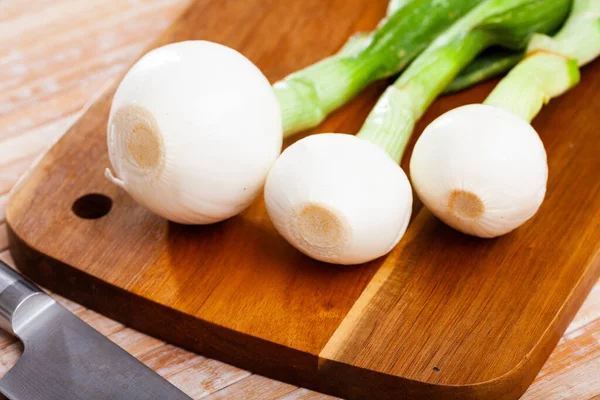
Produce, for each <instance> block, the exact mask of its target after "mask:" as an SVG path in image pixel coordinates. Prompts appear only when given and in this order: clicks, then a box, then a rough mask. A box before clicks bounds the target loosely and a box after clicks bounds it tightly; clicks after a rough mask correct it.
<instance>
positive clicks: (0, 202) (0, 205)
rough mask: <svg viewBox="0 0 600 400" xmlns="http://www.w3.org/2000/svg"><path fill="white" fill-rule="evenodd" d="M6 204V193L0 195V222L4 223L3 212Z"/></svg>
mask: <svg viewBox="0 0 600 400" xmlns="http://www.w3.org/2000/svg"><path fill="white" fill-rule="evenodd" d="M7 203H8V193H5V194H3V195H0V222H4V212H5V211H6V204H7Z"/></svg>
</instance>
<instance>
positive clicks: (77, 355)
mask: <svg viewBox="0 0 600 400" xmlns="http://www.w3.org/2000/svg"><path fill="white" fill-rule="evenodd" d="M0 328H2V329H4V330H6V331H8V332H10V333H12V334H14V335H15V336H17V337H18V338H19V339H20V340H21V341H22V342H23V347H24V351H23V355H22V356H21V358H20V359H19V361H18V362H17V364H16V365H15V366H14V367H13V368H12V369H11V370H9V371H8V372H7V373H6V375H5V376H4V377H3V378H2V379H0V393H2V394H3V395H4V396H6V397H8V398H9V399H10V400H78V399H81V400H94V399H102V400H104V399H124V400H125V399H127V400H142V399H144V400H145V399H153V400H154V399H161V400H162V399H169V400H170V399H174V400H180V399H181V400H183V399H186V400H191V398H190V397H188V396H187V395H185V394H184V393H183V392H181V391H180V390H179V389H177V388H176V387H175V386H173V385H172V384H170V383H169V382H168V381H166V380H165V379H163V378H162V377H161V376H160V375H158V374H157V373H155V372H154V371H152V370H151V369H150V368H148V367H147V366H145V365H144V364H142V363H141V362H139V361H138V360H136V359H135V358H134V357H133V356H132V355H130V354H129V353H127V352H126V351H125V350H123V349H122V348H120V347H119V346H117V345H116V344H114V343H113V342H111V341H110V340H109V339H107V338H106V337H104V336H103V335H101V334H100V333H98V332H97V331H96V330H95V329H93V328H92V327H91V326H89V325H87V324H86V323H85V322H83V321H82V320H80V319H79V318H77V317H76V316H74V315H73V314H71V313H70V312H69V311H68V310H66V309H65V308H64V307H62V306H61V305H60V304H58V303H57V302H56V301H55V300H54V299H53V298H52V297H50V296H48V295H47V294H45V293H44V292H42V291H41V290H40V289H39V288H37V287H36V286H35V285H34V284H33V283H31V282H29V281H28V280H26V278H25V277H23V276H22V275H21V274H19V273H18V272H16V271H14V270H13V269H12V268H10V267H9V266H8V265H6V264H5V263H4V262H2V261H1V260H0ZM0 397H1V396H0Z"/></svg>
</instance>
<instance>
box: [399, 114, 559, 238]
mask: <svg viewBox="0 0 600 400" xmlns="http://www.w3.org/2000/svg"><path fill="white" fill-rule="evenodd" d="M410 175H411V180H412V183H413V187H414V189H415V191H416V192H417V194H418V196H419V198H420V199H421V200H422V201H423V203H424V204H425V205H426V206H427V208H428V209H429V210H430V211H431V212H432V213H433V214H435V215H436V216H437V217H438V218H440V219H441V220H442V221H444V222H445V223H447V224H448V225H450V226H452V227H453V228H455V229H458V230H459V231H461V232H464V233H467V234H471V235H475V236H480V237H495V236H499V235H503V234H505V233H508V232H510V231H512V230H513V229H515V228H517V227H519V226H520V225H521V224H523V223H524V222H525V221H527V220H528V219H529V218H531V217H532V216H533V215H534V214H535V213H536V211H537V210H538V208H539V207H540V205H541V204H542V201H543V200H544V195H545V193H546V181H547V178H548V164H547V161H546V151H545V150H544V145H543V144H542V141H541V140H540V138H539V136H538V134H537V133H536V131H535V130H534V129H533V128H532V127H531V125H530V124H529V123H528V122H526V121H525V120H523V119H521V118H520V117H519V116H517V115H515V114H513V113H511V112H509V111H505V110H502V109H500V108H498V107H494V106H490V105H484V104H471V105H466V106H463V107H459V108H456V109H454V110H451V111H449V112H447V113H445V114H444V115H442V116H441V117H439V118H437V119H436V120H435V121H433V122H432V123H431V124H430V125H429V126H428V127H427V128H426V129H425V131H424V132H423V134H422V135H421V137H420V138H419V140H418V141H417V143H416V145H415V148H414V151H413V154H412V158H411V160H410Z"/></svg>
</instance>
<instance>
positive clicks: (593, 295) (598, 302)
mask: <svg viewBox="0 0 600 400" xmlns="http://www.w3.org/2000/svg"><path fill="white" fill-rule="evenodd" d="M599 318H600V280H598V282H597V283H596V285H595V286H594V287H593V288H592V291H591V292H590V294H589V295H588V297H587V298H586V299H585V302H584V303H583V305H582V306H581V308H580V309H579V311H578V312H577V314H576V315H575V318H573V321H571V324H570V325H569V327H568V328H567V330H566V331H565V336H567V335H569V334H570V333H571V332H573V331H575V330H577V329H579V328H582V327H584V326H585V325H588V324H591V323H593V322H594V321H595V320H597V319H599Z"/></svg>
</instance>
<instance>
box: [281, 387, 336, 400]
mask: <svg viewBox="0 0 600 400" xmlns="http://www.w3.org/2000/svg"><path fill="white" fill-rule="evenodd" d="M278 399H279V400H334V399H337V397H333V396H328V395H326V394H322V393H317V392H313V391H312V390H308V389H296V390H294V391H292V392H290V393H288V394H286V395H284V396H281V397H278Z"/></svg>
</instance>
